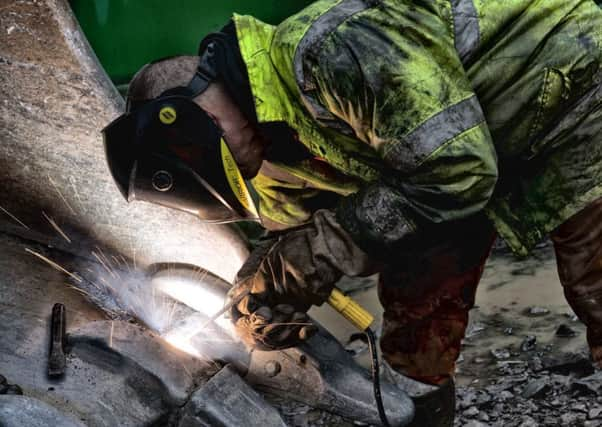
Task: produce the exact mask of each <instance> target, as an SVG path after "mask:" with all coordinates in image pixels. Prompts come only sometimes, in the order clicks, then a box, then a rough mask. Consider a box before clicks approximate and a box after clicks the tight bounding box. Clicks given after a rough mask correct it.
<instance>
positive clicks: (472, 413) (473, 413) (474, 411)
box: [462, 406, 479, 418]
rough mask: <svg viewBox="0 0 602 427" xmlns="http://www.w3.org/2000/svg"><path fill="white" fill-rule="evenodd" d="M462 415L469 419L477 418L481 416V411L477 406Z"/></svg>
mask: <svg viewBox="0 0 602 427" xmlns="http://www.w3.org/2000/svg"><path fill="white" fill-rule="evenodd" d="M462 415H464V416H466V417H469V418H473V417H476V416H477V415H479V409H478V408H477V407H476V406H471V407H470V408H468V409H467V410H465V411H464V412H463V413H462Z"/></svg>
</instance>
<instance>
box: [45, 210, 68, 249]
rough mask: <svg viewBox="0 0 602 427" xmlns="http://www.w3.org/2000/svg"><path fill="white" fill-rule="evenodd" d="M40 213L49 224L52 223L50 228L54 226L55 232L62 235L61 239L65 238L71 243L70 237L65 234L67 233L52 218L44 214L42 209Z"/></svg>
mask: <svg viewBox="0 0 602 427" xmlns="http://www.w3.org/2000/svg"><path fill="white" fill-rule="evenodd" d="M42 215H44V218H46V220H47V221H48V222H49V223H50V225H52V228H54V229H55V230H56V232H57V233H59V234H60V235H61V236H63V239H65V240H66V241H67V242H68V243H71V239H70V238H69V236H67V233H65V232H64V231H63V230H62V229H61V227H59V225H58V224H57V223H56V222H55V221H54V220H53V219H52V218H50V217H49V216H48V215H46V212H44V211H42Z"/></svg>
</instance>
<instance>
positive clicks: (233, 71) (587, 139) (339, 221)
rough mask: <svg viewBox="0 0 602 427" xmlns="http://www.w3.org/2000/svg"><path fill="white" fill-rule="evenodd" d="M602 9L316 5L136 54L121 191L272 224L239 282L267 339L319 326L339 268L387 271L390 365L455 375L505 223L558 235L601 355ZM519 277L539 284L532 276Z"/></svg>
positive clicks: (448, 417) (250, 324)
mask: <svg viewBox="0 0 602 427" xmlns="http://www.w3.org/2000/svg"><path fill="white" fill-rule="evenodd" d="M601 46H602V11H601V10H600V7H599V6H598V5H596V3H594V1H593V0H541V1H537V0H504V1H501V0H491V1H488V2H481V1H476V0H413V1H396V0H321V1H317V2H315V3H313V4H311V5H310V6H309V7H307V8H306V9H304V10H302V11H301V12H300V13H298V14H296V15H294V16H292V17H290V18H289V19H287V20H286V21H284V22H283V23H282V24H280V25H278V26H276V27H274V26H271V25H267V24H265V23H263V22H260V21H258V20H256V19H254V18H252V17H250V16H240V15H234V17H233V19H232V21H231V22H230V23H228V24H227V25H226V26H225V27H224V28H223V29H222V30H221V31H219V32H217V33H214V34H210V35H208V36H207V37H206V38H205V39H204V40H203V41H202V43H201V46H200V50H199V56H179V57H171V58H167V59H163V60H160V61H157V62H154V63H151V64H148V65H146V66H144V67H143V68H142V69H141V70H140V71H139V72H138V73H137V74H136V75H135V77H134V78H133V80H132V82H131V84H130V87H129V92H128V96H127V98H128V99H127V111H126V113H125V114H124V115H123V116H122V117H120V118H119V119H117V120H116V121H114V122H113V123H112V124H111V125H110V126H108V127H107V128H106V129H105V131H104V134H105V145H106V152H107V158H108V162H109V166H110V169H111V172H112V174H113V176H114V178H115V180H116V182H117V185H118V186H119V188H120V190H121V191H122V193H123V194H124V196H125V197H126V198H127V199H128V200H130V201H131V200H143V201H147V202H153V203H158V204H161V205H164V206H169V207H172V208H176V209H181V210H185V211H188V212H191V213H193V214H195V215H198V216H199V217H200V218H201V219H203V220H205V221H209V222H215V223H223V222H230V221H239V220H255V221H260V222H261V224H262V225H263V227H265V228H266V229H268V230H271V231H272V233H270V234H269V235H268V237H267V238H266V239H264V240H263V241H262V242H261V243H260V244H259V245H258V246H257V248H256V249H255V250H254V251H253V252H252V254H251V256H250V258H249V260H248V261H247V262H246V263H245V265H244V266H243V268H242V269H241V271H240V272H239V274H238V279H237V282H236V286H235V287H234V289H233V291H232V292H231V297H232V298H236V296H237V295H240V294H241V293H243V292H245V291H248V290H250V294H249V295H248V296H246V297H244V298H243V299H242V300H241V302H240V303H239V304H237V305H235V307H234V308H233V309H232V312H231V315H232V319H233V322H234V323H235V325H236V328H237V331H238V333H239V334H240V336H241V337H242V338H243V339H244V340H245V342H247V343H248V344H249V345H251V346H254V347H257V348H260V349H264V350H270V349H281V348H286V347H289V346H294V345H296V344H297V343H299V342H300V341H301V340H304V339H306V338H307V337H309V336H311V334H312V332H313V327H312V326H311V325H308V318H307V315H306V312H307V310H308V309H309V308H310V307H311V306H312V305H320V304H322V303H323V302H324V301H325V299H326V298H327V297H328V295H329V293H330V291H331V290H332V289H333V286H334V285H335V283H336V282H337V281H338V280H339V279H340V278H341V277H342V276H343V275H347V276H363V275H370V274H374V273H376V272H378V273H380V275H379V277H380V283H379V289H378V291H379V297H380V300H381V303H382V305H383V307H384V310H385V312H384V320H383V329H382V336H381V340H380V346H381V350H382V354H383V357H384V359H385V361H386V362H387V363H388V365H389V366H390V367H391V368H392V369H394V370H396V371H398V372H400V373H402V374H404V375H407V376H410V377H412V378H415V379H418V380H419V381H422V382H425V383H429V384H434V385H437V386H438V389H437V391H435V392H433V393H431V394H430V395H428V396H425V397H423V398H422V400H421V401H419V402H417V405H418V415H417V419H416V421H415V424H416V425H424V426H426V425H433V426H436V425H442V426H443V425H446V426H450V425H452V421H453V409H454V403H453V402H454V388H453V374H454V369H455V362H456V359H457V358H458V355H459V352H460V345H461V340H462V338H463V336H464V333H465V329H466V325H467V320H468V312H469V310H470V309H471V307H473V304H474V299H475V292H476V288H477V284H478V282H479V279H480V277H481V274H482V272H483V268H484V263H485V260H486V259H487V257H488V254H489V252H490V249H491V246H492V243H493V241H494V239H495V237H496V236H501V238H503V240H505V242H506V243H507V245H508V246H509V247H510V248H511V249H512V250H513V251H514V252H515V253H516V254H518V255H523V256H524V255H527V254H529V252H530V250H531V249H532V248H534V246H535V245H536V244H538V243H539V242H540V241H542V240H543V239H544V238H545V237H546V236H550V237H551V239H552V241H553V242H554V247H555V250H556V255H557V261H558V271H559V275H560V280H561V283H562V285H563V287H564V292H565V295H566V297H567V300H568V302H569V304H570V305H571V307H572V308H573V310H574V311H575V313H576V314H577V316H579V318H580V319H581V320H582V321H583V322H584V323H585V325H586V326H587V338H588V341H589V344H590V347H591V350H592V355H593V358H594V359H595V360H596V361H597V362H598V363H600V362H601V361H602V87H601V86H600V84H601V81H602V70H601V68H600V62H601V60H602V47H601ZM525 291H527V290H525Z"/></svg>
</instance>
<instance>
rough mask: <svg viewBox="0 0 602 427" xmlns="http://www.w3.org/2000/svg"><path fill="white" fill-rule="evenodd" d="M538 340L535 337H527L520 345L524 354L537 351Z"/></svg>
mask: <svg viewBox="0 0 602 427" xmlns="http://www.w3.org/2000/svg"><path fill="white" fill-rule="evenodd" d="M536 343H537V338H536V337H534V336H533V335H527V336H526V337H525V339H524V340H523V342H522V344H521V345H520V350H521V351H523V352H526V351H532V350H535V345H536Z"/></svg>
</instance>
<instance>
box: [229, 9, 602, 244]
mask: <svg viewBox="0 0 602 427" xmlns="http://www.w3.org/2000/svg"><path fill="white" fill-rule="evenodd" d="M234 22H235V25H236V29H237V36H238V39H239V45H240V49H241V53H242V56H243V59H244V61H245V63H246V66H247V71H248V75H249V79H250V83H251V87H252V91H253V95H254V99H255V106H256V112H257V117H258V119H259V121H260V122H272V121H285V122H287V123H288V124H289V125H290V126H292V127H293V128H294V129H295V130H296V131H297V133H298V137H299V141H301V142H302V143H303V144H304V145H305V146H306V147H307V148H308V149H309V151H310V152H311V153H312V155H313V156H314V158H313V159H306V160H303V161H298V162H293V163H290V162H289V163H277V162H276V163H272V164H266V165H265V167H264V168H263V169H262V171H261V173H260V175H259V176H258V177H257V178H255V180H254V185H255V187H256V189H257V190H258V192H259V194H260V197H261V200H260V212H261V214H262V216H263V217H264V218H266V219H267V220H268V221H269V222H270V223H272V224H276V225H277V226H280V227H283V228H284V227H290V226H294V225H298V224H301V223H303V222H305V221H307V220H308V219H309V217H310V216H311V213H312V211H314V210H315V209H316V208H319V207H321V206H320V204H321V202H320V200H322V199H321V197H322V196H324V194H329V195H333V194H334V195H340V196H347V197H343V198H341V200H340V201H338V202H337V203H336V204H337V205H338V206H335V207H336V209H337V212H338V217H339V220H340V221H341V223H342V225H343V227H344V228H345V229H346V230H347V231H348V232H349V233H350V234H351V235H352V237H353V238H354V240H355V241H356V242H357V243H358V244H360V245H361V246H362V247H363V248H364V249H366V250H368V251H372V253H374V252H375V251H383V250H385V251H386V250H387V249H391V248H395V247H397V246H396V245H398V244H400V243H401V244H403V242H404V241H407V240H408V238H411V237H412V236H416V235H420V233H421V232H422V231H424V230H426V229H427V228H428V227H429V226H432V224H434V223H442V222H446V221H450V220H455V219H459V218H463V217H466V216H468V215H471V214H474V213H476V212H479V211H481V210H483V209H484V210H485V211H486V213H487V215H488V216H489V217H490V218H491V220H492V221H493V222H494V224H495V226H496V229H497V231H498V232H499V233H500V235H501V236H503V237H504V239H505V240H506V241H507V242H508V243H509V245H510V246H511V247H512V249H513V250H514V251H516V252H517V253H521V254H526V253H527V252H528V251H529V249H530V248H532V247H533V246H534V245H535V244H536V243H537V242H538V241H539V240H540V239H541V238H542V237H543V236H544V235H545V234H547V233H548V232H549V231H550V230H552V229H553V228H555V227H556V226H558V225H559V224H560V223H562V222H563V221H564V220H566V219H567V218H569V217H570V216H571V215H573V214H574V213H576V212H577V211H579V210H580V209H581V208H583V207H584V206H586V205H587V204H588V203H589V202H591V201H592V200H594V199H597V198H599V197H601V196H602V185H601V182H602V134H601V126H602V106H601V93H602V89H601V87H600V82H601V80H602V71H601V70H600V60H601V59H602V58H601V57H602V51H601V43H602V13H601V10H600V8H599V7H598V6H597V5H596V4H595V3H594V2H593V1H592V0H488V1H483V0H406V1H403V0H321V1H317V2H316V3H314V4H312V5H310V6H309V7H307V8H306V9H304V10H303V11H301V12H300V13H298V14H297V15H294V16H292V17H290V18H289V19H288V20H286V21H284V22H283V23H282V24H281V25H279V26H278V27H273V26H270V25H266V24H264V23H262V22H260V21H258V20H256V19H254V18H252V17H249V16H238V15H237V16H235V17H234ZM293 177H294V178H293ZM498 177H499V178H498Z"/></svg>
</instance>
